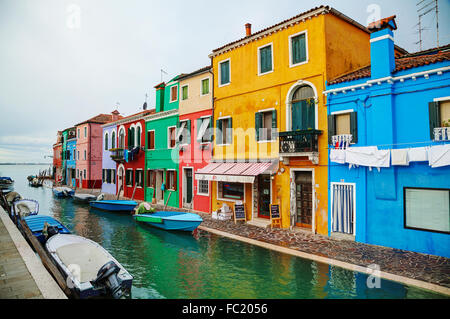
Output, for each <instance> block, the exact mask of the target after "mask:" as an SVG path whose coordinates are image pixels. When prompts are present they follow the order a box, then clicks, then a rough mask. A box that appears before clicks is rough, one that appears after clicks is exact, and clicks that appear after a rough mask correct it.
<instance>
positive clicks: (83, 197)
mask: <svg viewBox="0 0 450 319" xmlns="http://www.w3.org/2000/svg"><path fill="white" fill-rule="evenodd" d="M72 198H73V199H74V200H75V201H77V202H80V203H89V202H90V201H93V200H96V199H97V196H95V195H92V194H73V195H72Z"/></svg>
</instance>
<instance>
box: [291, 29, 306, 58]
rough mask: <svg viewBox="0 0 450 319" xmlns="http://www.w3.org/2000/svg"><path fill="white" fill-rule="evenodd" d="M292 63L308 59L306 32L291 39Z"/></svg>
mask: <svg viewBox="0 0 450 319" xmlns="http://www.w3.org/2000/svg"><path fill="white" fill-rule="evenodd" d="M291 41H292V42H291V46H292V64H297V63H301V62H305V61H306V38H305V34H300V35H298V36H296V37H293V38H292V39H291Z"/></svg>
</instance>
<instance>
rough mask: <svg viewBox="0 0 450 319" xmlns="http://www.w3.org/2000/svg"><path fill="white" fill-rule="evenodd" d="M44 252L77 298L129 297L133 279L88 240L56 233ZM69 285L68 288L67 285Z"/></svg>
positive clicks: (111, 257)
mask: <svg viewBox="0 0 450 319" xmlns="http://www.w3.org/2000/svg"><path fill="white" fill-rule="evenodd" d="M45 248H46V250H47V252H48V253H49V254H50V257H51V258H52V259H53V261H54V262H55V263H56V265H57V266H58V268H59V269H60V271H61V273H62V274H63V276H64V277H65V279H66V280H67V281H68V282H69V280H70V282H71V283H72V285H71V286H72V288H71V289H72V291H73V292H75V294H76V296H77V297H79V298H88V297H96V296H111V297H113V298H116V299H118V298H121V297H124V296H127V295H129V293H130V291H131V284H132V281H133V277H132V276H131V275H130V273H128V271H127V270H126V269H125V268H124V267H123V266H122V265H121V264H120V263H119V262H118V261H117V260H116V259H115V258H114V257H113V256H112V255H111V254H110V253H109V252H108V251H107V250H105V249H104V248H103V247H102V246H100V245H99V244H97V243H96V242H93V241H92V240H90V239H87V238H84V237H80V236H76V235H64V234H57V235H54V236H52V237H51V238H49V239H48V240H47V242H46V244H45ZM69 286H70V285H69Z"/></svg>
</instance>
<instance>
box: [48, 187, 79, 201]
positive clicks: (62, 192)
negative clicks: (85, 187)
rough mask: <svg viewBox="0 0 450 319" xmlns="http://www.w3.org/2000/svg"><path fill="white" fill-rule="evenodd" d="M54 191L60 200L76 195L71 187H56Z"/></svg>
mask: <svg viewBox="0 0 450 319" xmlns="http://www.w3.org/2000/svg"><path fill="white" fill-rule="evenodd" d="M52 190H53V194H54V195H55V196H56V197H59V198H63V197H70V196H73V194H75V190H73V189H72V188H70V187H64V186H62V187H55V188H53V189H52Z"/></svg>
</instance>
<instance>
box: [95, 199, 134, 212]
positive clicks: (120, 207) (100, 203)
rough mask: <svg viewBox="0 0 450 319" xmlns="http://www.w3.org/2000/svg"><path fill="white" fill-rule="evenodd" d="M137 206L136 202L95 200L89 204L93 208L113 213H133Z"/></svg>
mask: <svg viewBox="0 0 450 319" xmlns="http://www.w3.org/2000/svg"><path fill="white" fill-rule="evenodd" d="M137 204H138V203H137V202H135V201H134V200H95V201H91V202H89V205H91V207H92V208H96V209H101V210H107V211H111V212H131V211H132V210H133V209H134V208H135V207H136V206H137Z"/></svg>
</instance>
